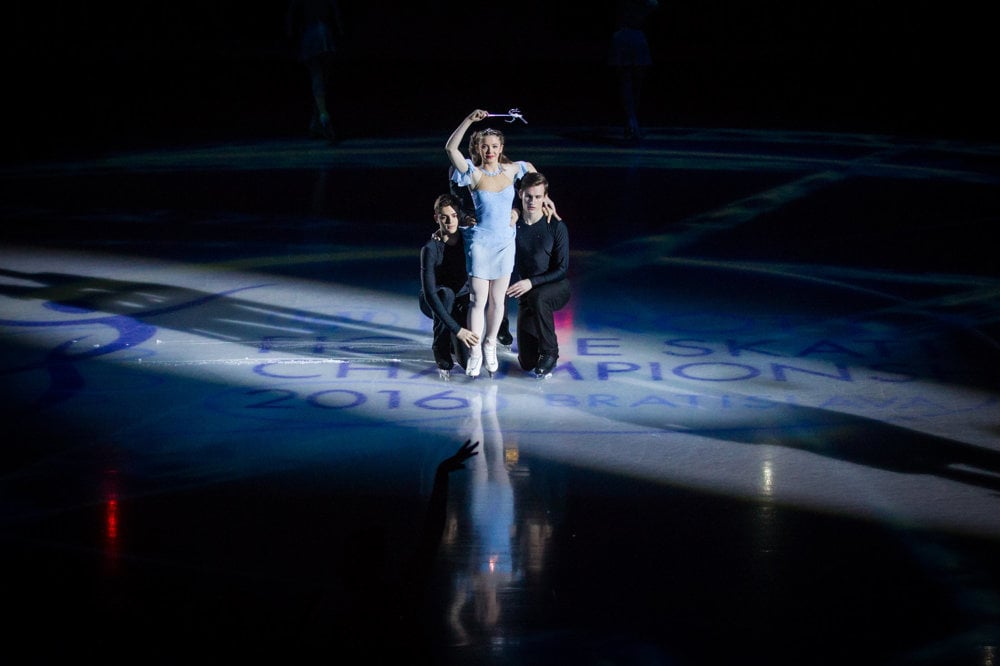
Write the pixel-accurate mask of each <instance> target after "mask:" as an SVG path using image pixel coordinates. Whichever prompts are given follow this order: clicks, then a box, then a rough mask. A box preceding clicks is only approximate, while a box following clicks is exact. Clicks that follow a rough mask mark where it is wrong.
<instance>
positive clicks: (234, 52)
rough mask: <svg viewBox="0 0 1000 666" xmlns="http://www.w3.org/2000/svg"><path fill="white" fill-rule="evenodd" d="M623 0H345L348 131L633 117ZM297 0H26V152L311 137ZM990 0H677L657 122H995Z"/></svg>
mask: <svg viewBox="0 0 1000 666" xmlns="http://www.w3.org/2000/svg"><path fill="white" fill-rule="evenodd" d="M613 6H614V4H613V3H612V2H607V1H604V2H600V1H599V2H590V3H586V2H570V1H569V0H552V1H550V2H538V3H534V4H531V3H501V2H476V3H460V2H455V1H453V0H449V1H448V2H436V3H420V2H392V3H385V2H375V1H362V0H343V2H342V9H343V14H344V18H345V23H346V27H347V35H346V38H345V39H344V40H343V48H342V49H341V53H340V55H339V58H338V70H337V72H336V74H335V77H334V79H335V80H334V82H333V92H332V93H331V107H332V111H333V113H334V115H335V118H336V120H337V123H338V125H339V129H340V131H341V135H342V136H345V137H349V136H351V135H365V136H387V135H388V136H391V135H397V134H405V133H406V132H411V131H421V132H427V131H430V132H438V133H441V132H444V133H447V132H448V131H449V130H450V129H451V128H452V127H453V126H454V125H455V124H456V122H457V120H458V119H460V118H461V117H462V115H463V114H465V113H467V112H468V111H470V110H472V109H473V108H476V107H485V108H489V109H490V110H496V111H502V110H506V109H507V108H510V107H512V106H517V107H519V108H521V110H522V111H523V112H524V113H525V116H526V117H527V118H528V119H529V121H530V122H532V123H533V125H536V126H537V125H541V126H602V125H608V126H616V125H617V124H618V123H619V117H618V116H619V114H618V111H617V106H616V104H617V99H616V97H615V87H614V80H613V78H612V76H611V72H610V71H609V69H608V68H607V66H606V64H605V58H606V54H607V48H608V43H609V39H610V35H611V32H612V30H613V20H612V17H613ZM286 9H287V2H285V1H278V0H265V1H262V2H236V1H234V0H219V1H216V2H211V1H205V2H195V1H194V0H179V1H175V2H158V3H157V2H136V3H133V4H123V3H99V2H98V3H85V2H69V1H68V0H55V1H54V2H46V3H35V4H30V5H28V4H26V5H24V6H20V7H16V8H14V9H9V10H8V20H7V30H6V32H7V35H6V36H5V40H4V48H5V51H7V54H6V56H5V59H4V60H5V63H6V67H7V68H8V73H7V76H5V79H6V91H7V94H6V95H5V98H6V100H5V102H4V107H5V113H6V114H7V116H8V122H7V126H8V127H9V128H10V130H11V136H10V140H9V142H8V146H9V149H8V150H7V151H6V153H7V155H8V157H10V156H13V157H16V158H19V159H23V158H31V157H36V156H46V155H50V154H54V153H61V152H66V151H73V150H76V151H94V150H105V149H115V148H119V147H125V146H137V145H162V144H163V143H165V142H167V143H189V142H198V141H204V140H229V139H238V138H259V137H294V136H301V135H304V133H305V129H306V126H307V124H308V119H309V113H310V106H309V105H310V101H309V91H308V81H307V79H306V73H305V69H304V67H303V66H302V65H301V64H300V63H299V62H298V61H297V60H296V56H295V46H296V45H295V43H294V42H293V41H292V40H291V39H290V38H289V37H288V36H287V35H286V33H285V12H286ZM986 14H987V11H986V9H985V4H982V3H980V4H978V5H975V6H973V4H972V3H968V4H965V3H954V2H950V3H944V2H935V3H932V2H922V1H915V2H910V3H905V4H904V3H898V2H890V3H879V2H872V1H870V2H861V1H859V0H842V1H840V2H823V1H819V2H791V1H790V0H761V1H758V2H736V1H735V0H685V1H666V2H662V3H661V4H660V8H659V10H658V11H657V12H656V13H655V14H654V15H653V17H652V18H651V19H650V21H649V24H648V30H647V33H648V36H649V40H650V43H651V46H652V49H653V56H654V67H653V69H652V71H651V73H650V78H649V85H648V90H647V95H646V98H645V101H644V105H643V112H642V116H643V119H644V121H645V124H646V125H649V126H652V125H671V126H721V127H742V128H747V127H749V128H756V127H762V128H779V129H808V130H833V131H852V132H873V133H886V134H898V135H913V136H927V137H934V138H937V137H940V138H947V139H971V140H993V139H995V138H996V137H997V131H996V129H995V127H994V122H993V119H994V118H995V117H996V113H997V110H998V107H997V104H996V102H995V101H993V100H992V97H993V95H992V91H991V88H992V87H993V85H994V83H995V74H994V72H993V71H992V69H993V68H992V65H993V61H994V59H995V58H994V55H993V47H992V46H991V44H992V42H993V41H994V39H995V36H994V32H995V28H994V27H993V24H992V23H991V22H990V21H988V20H987V18H986Z"/></svg>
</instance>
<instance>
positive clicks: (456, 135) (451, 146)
mask: <svg viewBox="0 0 1000 666" xmlns="http://www.w3.org/2000/svg"><path fill="white" fill-rule="evenodd" d="M487 116H489V113H487V112H486V111H483V110H482V109H476V110H475V111H473V112H472V113H470V114H469V115H467V116H466V117H465V119H464V120H463V121H462V124H461V125H459V126H458V127H456V128H455V131H454V132H452V133H451V136H449V137H448V142H447V143H446V144H444V151H445V152H446V153H448V159H449V160H451V164H452V166H454V167H455V168H456V169H457V170H458V172H459V173H465V172H466V171H468V170H469V165H468V164H467V163H466V161H465V156H464V155H462V139H463V138H464V137H465V133H466V132H468V131H469V128H470V127H471V126H472V123H475V122H478V121H480V120H483V119H484V118H486V117H487Z"/></svg>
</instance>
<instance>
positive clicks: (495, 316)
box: [485, 275, 510, 344]
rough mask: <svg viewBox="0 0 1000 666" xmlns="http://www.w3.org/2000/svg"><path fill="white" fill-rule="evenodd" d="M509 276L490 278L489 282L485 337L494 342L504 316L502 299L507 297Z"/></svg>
mask: <svg viewBox="0 0 1000 666" xmlns="http://www.w3.org/2000/svg"><path fill="white" fill-rule="evenodd" d="M509 285H510V276H509V275H508V276H506V277H502V278H497V279H496V280H491V281H490V283H489V301H488V302H487V304H486V336H485V337H486V339H487V340H490V341H492V342H493V344H496V341H497V334H498V333H500V322H501V320H502V318H503V316H504V307H503V306H504V299H505V298H506V297H507V296H506V294H507V287H508V286H509Z"/></svg>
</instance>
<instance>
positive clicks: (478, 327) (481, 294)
mask: <svg viewBox="0 0 1000 666" xmlns="http://www.w3.org/2000/svg"><path fill="white" fill-rule="evenodd" d="M469 283H470V286H471V287H472V289H471V293H470V298H469V330H470V331H472V332H473V333H475V334H476V335H482V334H483V328H484V326H485V322H486V308H487V302H489V301H491V300H492V299H490V298H489V294H490V281H489V280H484V279H482V278H477V277H473V278H471V279H470V280H469ZM499 328H500V323H499V322H497V329H498V330H499Z"/></svg>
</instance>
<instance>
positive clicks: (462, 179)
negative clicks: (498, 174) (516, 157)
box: [451, 159, 528, 280]
mask: <svg viewBox="0 0 1000 666" xmlns="http://www.w3.org/2000/svg"><path fill="white" fill-rule="evenodd" d="M465 161H466V163H467V164H468V165H469V170H468V171H466V172H465V173H460V172H459V171H458V169H452V171H451V179H452V181H454V182H455V184H456V185H460V186H462V187H468V186H469V185H471V184H472V170H473V169H478V168H479V167H477V166H474V165H473V164H472V160H470V159H466V160H465ZM514 164H516V165H517V168H518V172H517V178H521V177H522V176H524V174H526V173H528V170H527V168H526V167H525V163H524V162H515V163H514ZM471 192H472V201H473V203H474V204H475V206H476V226H474V227H472V228H470V229H467V230H465V232H464V236H465V266H466V268H467V269H468V271H469V275H471V276H473V277H477V278H482V279H484V280H495V279H497V278H499V277H502V276H510V274H511V271H513V270H514V227H512V226H511V225H510V209H511V206H512V204H513V203H514V183H513V182H511V184H510V185H508V186H507V187H505V188H504V189H502V190H500V191H499V192H486V191H484V190H471Z"/></svg>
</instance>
